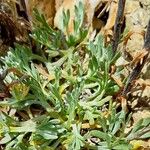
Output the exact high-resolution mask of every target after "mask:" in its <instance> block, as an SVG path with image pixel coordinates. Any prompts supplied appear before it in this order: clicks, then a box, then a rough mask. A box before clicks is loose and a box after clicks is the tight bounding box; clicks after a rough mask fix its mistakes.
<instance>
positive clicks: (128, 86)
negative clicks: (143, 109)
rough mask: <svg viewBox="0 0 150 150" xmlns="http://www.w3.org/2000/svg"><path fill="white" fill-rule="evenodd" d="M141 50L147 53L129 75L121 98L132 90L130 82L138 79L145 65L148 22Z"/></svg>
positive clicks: (149, 34)
mask: <svg viewBox="0 0 150 150" xmlns="http://www.w3.org/2000/svg"><path fill="white" fill-rule="evenodd" d="M143 49H145V50H146V51H148V53H147V54H146V55H145V56H144V57H143V58H142V59H143V61H142V63H141V60H139V61H138V63H137V64H136V66H135V68H134V69H133V71H132V72H131V74H130V75H129V77H128V80H127V83H126V85H125V87H124V89H123V91H122V94H121V95H122V96H126V95H127V93H128V92H129V91H130V89H131V88H132V81H133V80H135V79H137V78H138V76H139V74H140V72H141V71H142V68H143V66H144V65H145V63H146V61H147V58H148V55H149V53H150V20H149V22H148V27H147V32H146V36H145V42H144V46H143Z"/></svg>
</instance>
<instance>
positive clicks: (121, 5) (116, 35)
mask: <svg viewBox="0 0 150 150" xmlns="http://www.w3.org/2000/svg"><path fill="white" fill-rule="evenodd" d="M125 2H126V0H119V2H118V11H117V16H116V21H115V25H114V33H113V41H112V51H113V53H114V54H115V52H116V50H117V48H118V43H119V40H120V34H121V27H122V24H123V18H124V9H125Z"/></svg>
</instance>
